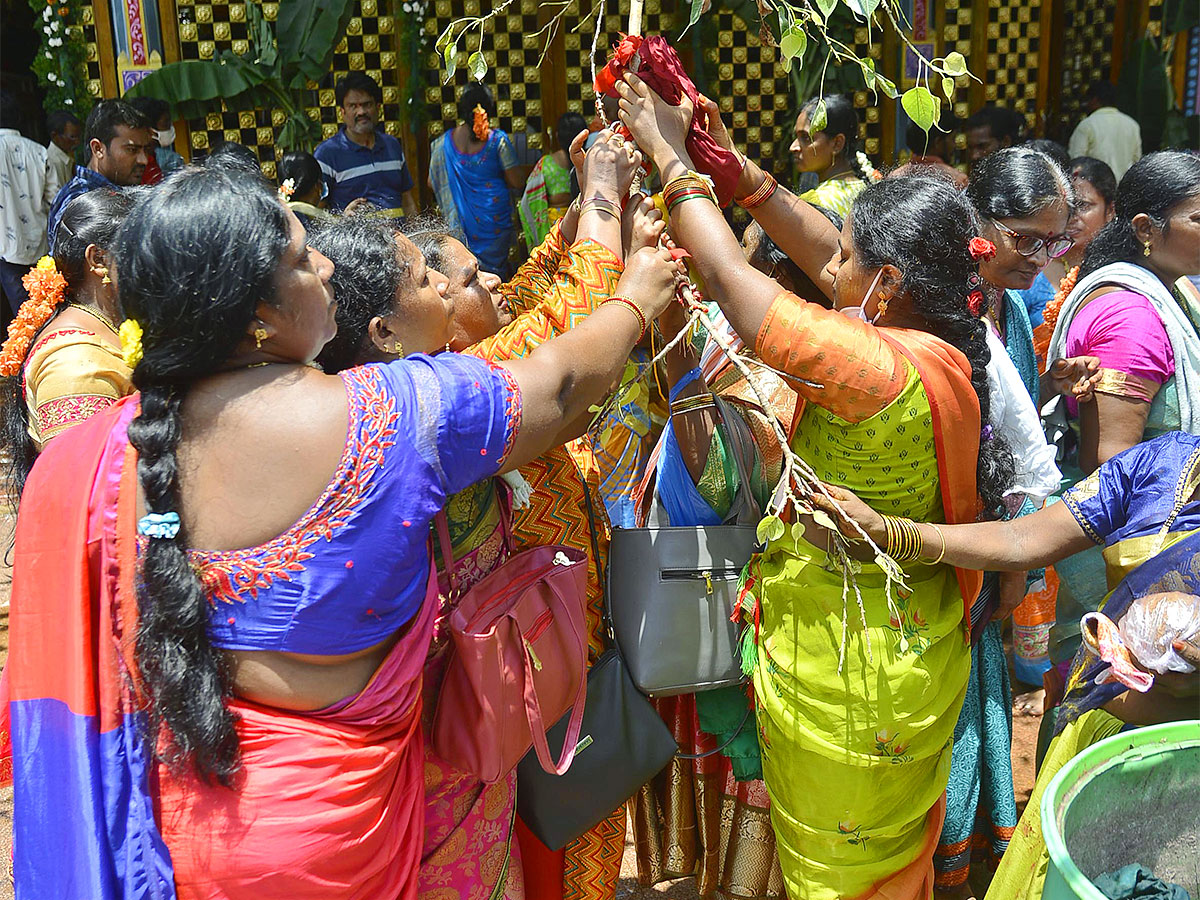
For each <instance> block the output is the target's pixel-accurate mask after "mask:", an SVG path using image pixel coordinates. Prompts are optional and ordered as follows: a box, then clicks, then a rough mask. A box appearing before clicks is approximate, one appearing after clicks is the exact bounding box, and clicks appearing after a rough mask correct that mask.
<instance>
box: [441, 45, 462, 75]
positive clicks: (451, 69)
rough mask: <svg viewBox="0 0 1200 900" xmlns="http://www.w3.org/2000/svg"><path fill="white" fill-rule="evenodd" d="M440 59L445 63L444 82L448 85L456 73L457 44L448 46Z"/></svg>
mask: <svg viewBox="0 0 1200 900" xmlns="http://www.w3.org/2000/svg"><path fill="white" fill-rule="evenodd" d="M442 59H443V60H445V61H446V82H447V83H449V81H450V79H452V78H453V77H454V73H455V72H457V71H458V44H454V43H452V44H450V46H448V47H447V48H446V49H445V50H444V51H443V52H442Z"/></svg>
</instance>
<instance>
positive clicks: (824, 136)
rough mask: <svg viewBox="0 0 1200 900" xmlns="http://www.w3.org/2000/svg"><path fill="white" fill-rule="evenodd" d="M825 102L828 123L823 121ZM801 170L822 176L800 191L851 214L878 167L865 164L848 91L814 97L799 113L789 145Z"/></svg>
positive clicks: (803, 196)
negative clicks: (792, 139) (820, 110)
mask: <svg viewBox="0 0 1200 900" xmlns="http://www.w3.org/2000/svg"><path fill="white" fill-rule="evenodd" d="M822 103H823V104H824V106H823V108H824V110H825V124H824V125H822V124H821V123H820V121H819V120H820V113H819V111H818V110H819V109H820V108H821V105H822ZM788 149H789V150H791V152H792V158H793V159H794V160H795V161H796V168H797V169H799V170H800V171H801V172H816V173H817V177H818V178H820V179H821V183H820V184H818V185H817V186H816V187H815V188H813V189H812V190H811V191H806V192H805V193H803V194H801V195H800V199H801V200H807V201H808V202H809V203H811V204H812V205H813V206H823V207H825V208H826V209H832V210H833V211H834V212H836V213H837V214H838V215H839V216H841V217H842V218H845V217H846V216H848V215H850V207H851V206H853V205H854V198H855V197H857V196H858V195H859V194H861V193H862V192H863V190H864V189H865V188H866V186H867V182H868V180H875V179H873V178H872V174H873V172H874V170H868V168H867V167H868V166H869V165H870V163H869V162H867V163H866V165H864V161H865V160H866V155H865V154H863V153H860V152H859V143H858V113H857V112H856V111H855V109H854V101H853V100H851V99H850V97H848V96H846V95H845V94H834V95H833V96H831V97H826V98H824V100H823V101H822V100H821V98H819V97H814V98H812V99H811V100H809V101H808V102H807V103H805V104H804V106H802V107H801V108H800V114H799V115H798V116H796V139H795V140H794V141H792V146H791V147H789V148H788Z"/></svg>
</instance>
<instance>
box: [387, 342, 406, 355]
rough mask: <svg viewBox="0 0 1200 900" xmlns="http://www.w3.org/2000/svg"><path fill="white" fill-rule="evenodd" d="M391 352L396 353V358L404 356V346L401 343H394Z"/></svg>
mask: <svg viewBox="0 0 1200 900" xmlns="http://www.w3.org/2000/svg"><path fill="white" fill-rule="evenodd" d="M389 352H391V353H394V354H395V355H396V356H403V355H404V345H403V344H402V343H400V342H399V341H392V349H391V350H390V351H389Z"/></svg>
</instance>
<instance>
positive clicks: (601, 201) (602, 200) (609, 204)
mask: <svg viewBox="0 0 1200 900" xmlns="http://www.w3.org/2000/svg"><path fill="white" fill-rule="evenodd" d="M589 206H594V207H596V208H597V209H601V210H604V211H605V212H606V213H608V214H609V215H610V216H612V217H613V218H614V219H620V218H621V204H619V203H617V202H616V201H614V200H609V199H608V198H607V197H589V198H588V199H586V200H584V201H583V202H582V203H581V204H579V214H580V215H583V212H584V210H586V209H587V208H588V207H589Z"/></svg>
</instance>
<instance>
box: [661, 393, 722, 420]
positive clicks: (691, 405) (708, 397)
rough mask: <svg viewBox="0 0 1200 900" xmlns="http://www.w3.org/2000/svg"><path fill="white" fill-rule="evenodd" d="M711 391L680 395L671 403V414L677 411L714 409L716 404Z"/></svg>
mask: <svg viewBox="0 0 1200 900" xmlns="http://www.w3.org/2000/svg"><path fill="white" fill-rule="evenodd" d="M716 405H717V404H716V401H715V400H713V395H712V394H711V393H704V394H694V395H693V396H691V397H680V398H679V399H678V400H675V401H672V403H671V415H675V414H676V413H689V412H695V411H696V410H698V409H712V408H714V407H715V406H716Z"/></svg>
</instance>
